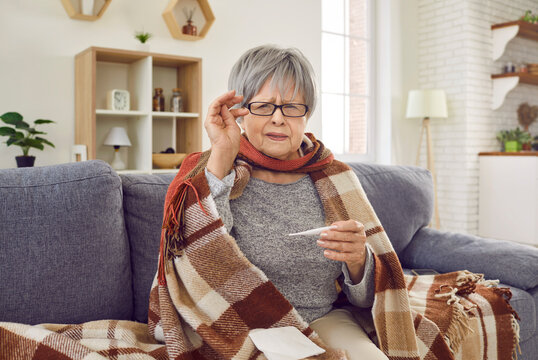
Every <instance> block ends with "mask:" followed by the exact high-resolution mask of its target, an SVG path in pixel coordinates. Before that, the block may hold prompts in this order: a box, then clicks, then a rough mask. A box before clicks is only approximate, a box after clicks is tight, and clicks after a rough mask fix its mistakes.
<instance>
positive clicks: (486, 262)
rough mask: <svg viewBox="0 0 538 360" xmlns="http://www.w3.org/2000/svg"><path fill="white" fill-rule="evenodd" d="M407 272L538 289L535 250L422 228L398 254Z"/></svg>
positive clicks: (515, 244)
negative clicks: (459, 274)
mask: <svg viewBox="0 0 538 360" xmlns="http://www.w3.org/2000/svg"><path fill="white" fill-rule="evenodd" d="M400 260H401V261H402V264H403V265H404V266H405V267H408V268H415V269H420V268H427V269H435V270H437V271H439V272H441V273H446V272H451V271H457V270H469V271H471V272H474V273H481V274H484V276H485V277H486V279H499V280H500V281H501V282H502V283H504V284H507V285H511V286H515V287H518V288H520V289H523V290H526V289H531V288H533V287H535V286H537V285H538V249H537V248H534V247H532V246H528V245H521V244H517V243H513V242H509V241H502V240H493V239H484V238H480V237H477V236H472V235H465V234H458V233H451V232H441V231H438V230H435V229H431V228H426V227H423V228H421V229H420V230H419V231H417V233H416V234H415V236H414V237H413V239H412V240H411V242H410V243H409V245H408V246H407V247H406V248H405V249H404V251H402V253H401V254H400Z"/></svg>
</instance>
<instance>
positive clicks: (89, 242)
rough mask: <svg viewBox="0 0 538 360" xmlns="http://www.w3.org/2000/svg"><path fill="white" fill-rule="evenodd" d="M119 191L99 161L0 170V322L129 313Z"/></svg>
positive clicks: (76, 320) (74, 320) (118, 316)
mask: <svg viewBox="0 0 538 360" xmlns="http://www.w3.org/2000/svg"><path fill="white" fill-rule="evenodd" d="M122 197H123V196H122V186H121V181H120V178H119V176H118V175H117V174H116V173H115V172H114V171H113V170H112V168H111V167H110V166H109V165H108V164H106V163H105V162H103V161H87V162H82V163H71V164H62V165H56V166H47V167H35V168H20V169H5V170H0V321H12V322H22V323H27V324H38V323H47V322H52V323H81V322H85V321H91V320H100V319H131V318H132V314H133V303H132V301H133V300H132V288H131V287H132V281H131V264H130V259H129V243H128V238H127V234H126V231H125V224H124V220H123V205H122V204H123V202H122Z"/></svg>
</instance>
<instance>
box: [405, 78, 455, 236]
mask: <svg viewBox="0 0 538 360" xmlns="http://www.w3.org/2000/svg"><path fill="white" fill-rule="evenodd" d="M447 116H448V114H447V110H446V95H445V92H444V91H443V90H438V89H428V90H411V91H409V95H408V97H407V113H406V117H407V118H408V119H412V118H422V129H421V131H420V141H419V143H418V152H417V161H416V163H417V166H418V164H419V158H420V149H421V148H422V137H423V135H424V132H426V141H427V159H428V166H427V168H428V170H430V172H431V173H432V178H433V196H434V203H433V205H434V211H435V225H436V227H437V229H439V227H440V221H439V210H438V206H437V181H436V178H435V166H434V161H433V145H432V137H431V133H430V118H446V117H447Z"/></svg>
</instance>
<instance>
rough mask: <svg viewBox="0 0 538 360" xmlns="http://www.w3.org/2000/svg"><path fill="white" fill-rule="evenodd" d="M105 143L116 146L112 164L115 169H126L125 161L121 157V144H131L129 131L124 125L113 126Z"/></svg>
mask: <svg viewBox="0 0 538 360" xmlns="http://www.w3.org/2000/svg"><path fill="white" fill-rule="evenodd" d="M104 144H105V145H108V146H114V160H112V163H111V164H110V165H111V166H112V167H113V168H114V169H115V170H123V169H125V163H124V162H123V161H122V160H121V157H120V146H131V142H130V141H129V137H128V136H127V132H126V131H125V129H124V128H122V127H119V126H117V127H113V128H112V129H110V131H109V132H108V135H107V137H106V139H105V142H104Z"/></svg>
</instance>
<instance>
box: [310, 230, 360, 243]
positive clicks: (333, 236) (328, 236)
mask: <svg viewBox="0 0 538 360" xmlns="http://www.w3.org/2000/svg"><path fill="white" fill-rule="evenodd" d="M319 237H320V238H321V240H335V241H347V242H356V241H361V240H362V241H366V234H364V233H360V232H352V231H338V230H325V231H323V232H322V233H321V234H320V235H319Z"/></svg>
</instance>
